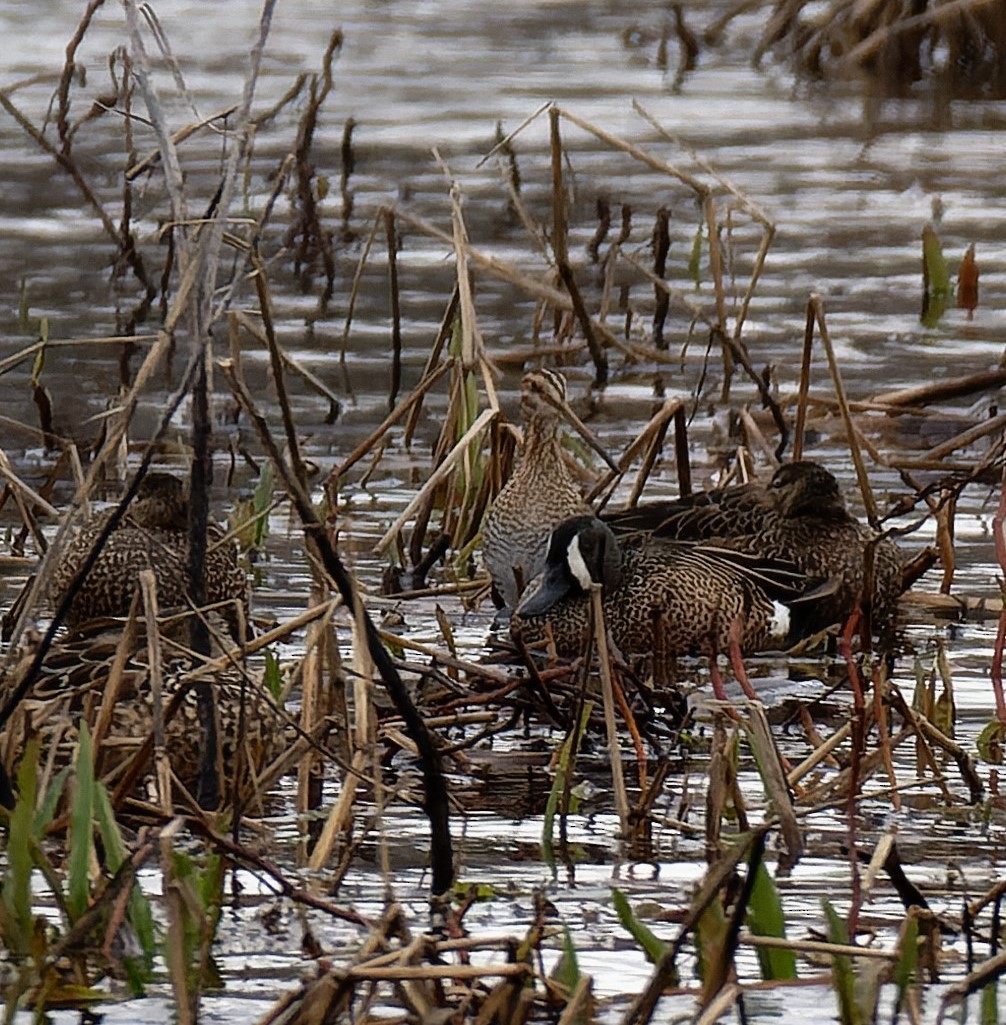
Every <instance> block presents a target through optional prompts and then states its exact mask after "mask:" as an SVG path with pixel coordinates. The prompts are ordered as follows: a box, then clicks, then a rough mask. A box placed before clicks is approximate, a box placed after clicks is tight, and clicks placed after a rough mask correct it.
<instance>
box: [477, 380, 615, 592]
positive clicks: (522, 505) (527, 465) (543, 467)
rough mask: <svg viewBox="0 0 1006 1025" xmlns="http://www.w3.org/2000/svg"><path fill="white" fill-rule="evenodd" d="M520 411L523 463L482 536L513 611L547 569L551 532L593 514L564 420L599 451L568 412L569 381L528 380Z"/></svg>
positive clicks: (488, 562)
mask: <svg viewBox="0 0 1006 1025" xmlns="http://www.w3.org/2000/svg"><path fill="white" fill-rule="evenodd" d="M520 408H521V414H522V418H523V429H524V441H523V445H522V447H521V454H520V460H519V462H518V463H517V467H516V469H515V470H514V472H513V473H512V474H511V476H510V479H509V480H508V481H507V482H506V484H505V485H504V486H503V488H502V489H501V491H500V493H499V494H498V495H497V496H496V499H495V501H494V502H493V504H492V506H491V507H490V509H489V512H488V513H487V514H486V518H485V524H484V526H483V532H482V536H483V551H484V555H485V562H486V567H487V568H488V570H489V574H490V576H491V577H492V580H493V584H494V586H495V588H496V591H497V593H498V594H499V597H500V598H501V599H502V600H503V603H504V605H506V607H507V608H509V609H514V608H516V607H517V602H518V599H519V598H520V594H521V591H522V590H523V589H524V588H525V587H526V586H527V585H528V583H530V581H531V579H532V578H533V577H534V576H536V575H537V574H538V573H540V572H541V570H542V569H543V568H544V565H545V553H546V552H547V551H548V539H549V535H550V534H551V533H552V530H553V528H554V527H556V526H558V524H560V523H561V522H562V521H563V520H565V519H568V518H569V517H570V516H577V515H581V514H584V513H589V512H590V508H589V506H588V505H587V504H586V502H584V500H583V495H582V493H581V491H580V487H579V485H578V483H577V481H576V480H575V478H574V476H573V473H572V471H571V470H570V468H569V465H568V464H567V462H566V457H565V456H564V455H563V451H562V441H561V438H560V423H561V420H562V418H563V417H565V418H566V419H568V420H570V422H572V423H573V424H574V426H575V427H576V428H577V430H579V431H580V432H581V433H582V434H583V435H584V437H586V438H587V439H588V441H589V442H590V443H591V444H592V445H593V446H595V447H597V448H598V449H599V448H600V447H599V446H598V445H597V442H596V441H594V440H593V439H592V437H591V436H590V434H589V432H588V431H587V430H586V428H585V427H583V425H582V424H580V423H579V421H578V420H577V419H576V417H575V416H574V415H573V414H572V411H571V410H570V409H569V407H568V405H567V403H566V381H565V379H564V378H563V376H562V375H561V374H559V373H557V372H556V371H554V370H551V369H549V368H547V367H543V368H542V369H540V370H534V371H531V372H530V373H527V374H525V375H524V379H523V381H522V382H521V402H520Z"/></svg>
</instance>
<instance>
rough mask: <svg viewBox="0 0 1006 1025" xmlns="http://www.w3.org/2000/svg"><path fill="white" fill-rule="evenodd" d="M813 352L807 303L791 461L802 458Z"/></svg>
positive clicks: (811, 312) (811, 315) (811, 319)
mask: <svg viewBox="0 0 1006 1025" xmlns="http://www.w3.org/2000/svg"><path fill="white" fill-rule="evenodd" d="M813 352H814V307H813V304H812V303H810V302H808V303H807V320H806V324H805V326H804V330H803V350H802V352H801V355H800V388H799V391H798V393H797V400H796V427H795V428H794V430H793V434H794V438H793V461H794V462H797V461H798V460H800V459H803V437H804V432H805V431H806V429H807V397H808V395H809V393H810V365H811V360H812V358H813Z"/></svg>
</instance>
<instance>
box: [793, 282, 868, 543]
mask: <svg viewBox="0 0 1006 1025" xmlns="http://www.w3.org/2000/svg"><path fill="white" fill-rule="evenodd" d="M808 306H809V307H810V309H812V310H813V313H814V320H815V321H816V322H817V329H818V331H819V332H820V335H821V345H822V346H823V347H824V352H825V356H826V357H827V359H828V370H829V372H830V373H831V383H832V385H833V387H834V389H835V398H836V399H837V400H838V408H839V412H840V413H841V416H842V423H843V424H844V425H845V433H846V440H847V441H848V443H849V452H850V453H851V454H852V462H853V464H854V465H855V467H856V478H857V480H858V481H859V490H860V492H861V494H862V496H863V507H864V508H865V510H866V518H867V519H868V520H869V521H870V526H871V527H873V528H874V530H876V529H878V526H879V523H880V516H879V513H878V512H877V503H876V500H875V499H874V497H873V489H872V488H871V487H870V477H869V474H868V473H867V472H866V465H865V464H864V462H863V453H862V451H861V450H860V447H859V432H858V431H857V430H856V426H855V424H854V423H853V420H852V413H851V412H850V410H849V401H848V399H847V398H846V395H845V386H844V385H843V384H842V372H841V370H840V369H839V366H838V360H837V359H836V358H835V350H834V349H833V348H832V345H831V334H830V333H829V331H828V325H827V323H826V321H825V318H824V301H823V300H822V299H821V297H820V296H819V295H818V294H817V293H816V292H811V294H810V299H809V300H808Z"/></svg>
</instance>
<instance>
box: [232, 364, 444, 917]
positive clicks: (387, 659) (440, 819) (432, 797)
mask: <svg viewBox="0 0 1006 1025" xmlns="http://www.w3.org/2000/svg"><path fill="white" fill-rule="evenodd" d="M220 366H221V369H222V370H223V373H224V376H225V377H226V378H227V381H228V383H229V384H230V386H231V389H232V391H233V392H234V395H235V398H237V400H238V402H239V403H240V404H241V406H242V408H243V409H244V411H245V414H246V415H247V416H248V418H249V419H250V420H251V421H252V423H253V425H254V427H255V430H256V431H257V433H258V435H259V440H260V441H261V442H262V445H263V447H264V448H265V450H266V452H267V453H268V454H269V457H270V459H272V461H273V465H274V466H275V467H276V472H277V474H278V475H279V476H280V478H281V479H282V480H283V483H284V486H285V487H286V489H287V491H288V492H289V494H290V499H291V501H292V502H293V504H294V506H295V507H296V509H297V512H298V514H299V516H300V519H301V523H302V524H303V526H304V533H305V534H306V535H307V537H308V538H309V539H310V540H311V541H313V542H314V543H315V544H316V545H317V547H318V554H319V557H320V559H321V562H322V565H323V566H324V568H325V571H326V573H328V575H329V576H330V577H331V578H332V581H333V582H334V583H335V585H336V587H337V588H338V589H339V593H340V594H341V595H342V598H343V601H345V603H346V606H347V607H348V608H350V609H353V610H355V611H356V612H357V614H358V616H359V619H360V620H361V621H362V623H363V626H364V633H365V635H366V638H367V648H368V650H369V652H370V657H371V659H373V662H374V666H375V667H376V669H377V671H378V673H379V674H380V676H381V679H382V680H383V682H384V685H385V687H386V688H387V690H388V694H389V695H390V696H391V699H392V701H394V703H395V707H396V709H397V710H398V714H399V715H401V717H402V720H403V722H404V723H405V727H406V730H407V731H408V734H409V736H410V737H411V738H412V741H413V742H414V743H415V745H416V749H417V750H418V752H419V759H420V763H421V765H422V771H423V783H424V787H425V800H424V809H425V811H426V814H427V816H428V817H429V820H430V865H431V870H432V871H431V875H432V882H431V890H432V893H433V896H434V897H438V896H440V895H441V894H444V893H446V892H447V890H448V889H449V888H450V886H451V884H452V882H453V880H454V864H453V851H452V846H451V832H450V820H449V817H448V797H447V784H446V782H445V780H444V776H443V772H442V770H441V766H440V755H439V752H438V751H437V748H436V745H435V744H434V742H433V737H432V736H431V734H430V731H429V730H428V729H427V728H426V724H425V723H424V722H423V720H422V717H421V716H420V715H419V713H418V712H417V711H416V707H415V705H414V704H413V703H412V700H411V698H410V697H409V692H408V690H407V689H406V687H405V684H404V683H403V682H402V678H401V677H400V676H399V675H398V670H397V669H396V668H395V666H394V663H393V662H392V660H391V656H390V654H389V653H388V650H387V648H385V647H384V645H383V644H382V643H381V638H380V635H379V634H378V632H377V629H376V627H375V626H374V623H373V620H372V619H371V618H370V616H369V614H368V613H367V611H366V609H364V608H363V607H362V605H361V603H360V598H359V595H358V593H357V591H356V587H355V586H354V584H353V581H352V579H351V578H350V576H349V574H348V573H347V572H346V570H345V568H344V567H343V565H342V561H341V560H340V559H339V556H338V554H337V552H336V551H335V549H334V547H333V546H332V543H331V541H330V540H329V537H328V534H327V533H326V531H325V528H324V525H323V524H322V523H321V522H320V521H319V520H318V518H317V516H316V514H315V511H314V507H313V506H312V504H311V500H310V497H309V496H308V494H307V493H306V491H305V490H304V489H303V488H302V487H301V486H300V483H299V482H298V481H297V479H296V477H295V476H294V474H292V473H291V472H290V469H289V468H288V466H287V464H286V461H285V460H284V459H283V457H282V455H281V454H280V452H279V450H278V448H277V447H276V443H275V442H274V440H273V438H272V434H271V432H270V430H269V426H268V424H267V423H266V422H265V419H264V418H263V416H262V414H261V413H260V412H259V411H258V409H257V408H256V406H255V402H254V400H253V399H252V397H251V395H250V394H249V392H248V389H247V387H246V386H245V384H244V382H243V381H241V380H240V379H239V378H238V377H237V375H236V373H235V367H234V365H233V364H232V363H231V362H230V360H225V361H223V362H222V363H221V364H220Z"/></svg>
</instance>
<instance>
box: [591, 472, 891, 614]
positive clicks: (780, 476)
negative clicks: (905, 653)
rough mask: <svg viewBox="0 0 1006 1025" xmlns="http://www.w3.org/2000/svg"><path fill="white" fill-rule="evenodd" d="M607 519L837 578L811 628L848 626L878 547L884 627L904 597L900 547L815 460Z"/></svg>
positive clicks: (876, 605) (876, 595)
mask: <svg viewBox="0 0 1006 1025" xmlns="http://www.w3.org/2000/svg"><path fill="white" fill-rule="evenodd" d="M605 519H606V520H607V522H609V524H610V525H611V526H612V528H613V529H614V530H615V531H616V532H619V531H622V530H640V529H647V530H650V531H652V533H653V536H654V537H658V538H668V539H678V540H693V541H696V540H697V541H715V542H716V543H717V544H721V545H729V546H731V547H735V548H737V549H739V550H742V551H745V552H750V553H752V554H755V555H760V556H764V557H766V558H773V559H784V560H787V561H789V562H792V563H794V564H796V565H797V566H799V568H800V569H801V570H802V571H803V572H804V573H806V574H807V575H808V576H809V577H813V578H818V579H821V580H825V579H827V580H830V581H831V582H832V584H833V587H832V594H831V597H830V598H829V599H828V600H822V601H820V602H819V603H818V604H817V606H816V610H815V613H814V616H813V619H812V621H811V622H810V623H808V628H810V629H820V628H823V627H825V626H829V625H831V624H832V623H836V622H842V621H844V620H845V619H847V618H848V616H849V615H850V614H851V613H852V611H853V609H854V608H855V607H856V604H857V602H858V601H859V600H860V597H861V595H862V592H863V588H864V586H865V581H866V568H865V567H866V563H867V558H868V552H870V551H871V550H872V553H873V560H874V569H873V574H874V577H873V596H872V597H873V609H872V612H873V618H874V623H875V624H876V625H877V626H881V627H882V626H885V625H886V624H887V623H888V622H889V620H890V619H891V618H892V617H893V615H894V613H895V610H896V606H897V599H898V595H899V594H900V593H901V567H902V563H903V561H904V559H903V555H902V552H901V550H900V549H899V548H898V546H897V545H896V544H895V543H894V542H893V541H892V540H890V538H883V537H881V536H880V535H879V534H876V533H875V532H874V531H872V530H871V529H870V528H869V527H867V526H865V525H864V524H862V523H860V522H859V521H858V520H857V519H856V518H855V517H854V516H853V515H852V514H851V513H849V511H848V510H847V509H846V508H845V502H844V500H843V498H842V494H841V491H840V490H839V486H838V481H837V480H836V479H835V477H834V475H833V474H831V473H830V472H829V471H828V470H826V469H825V468H824V467H823V466H820V465H819V464H817V463H813V462H810V461H802V462H795V463H787V464H785V465H783V466H780V467H779V469H778V470H776V472H775V474H774V475H773V476H772V479H771V481H770V482H769V484H768V485H767V486H763V485H758V484H747V485H743V486H741V487H737V488H727V489H723V490H720V491H710V492H705V493H703V494H700V495H694V496H691V497H689V498H686V499H682V500H678V501H676V502H668V503H657V504H654V505H650V506H641V507H639V508H638V509H635V510H629V511H627V512H624V513H612V514H608V515H606V516H605Z"/></svg>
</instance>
